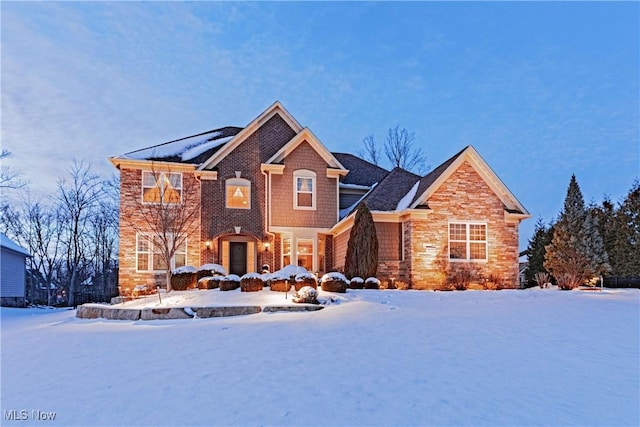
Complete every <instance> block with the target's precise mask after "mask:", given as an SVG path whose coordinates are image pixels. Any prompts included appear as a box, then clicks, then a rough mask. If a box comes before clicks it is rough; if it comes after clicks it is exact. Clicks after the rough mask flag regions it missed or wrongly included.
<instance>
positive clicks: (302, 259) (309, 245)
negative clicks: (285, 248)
mask: <svg viewBox="0 0 640 427" xmlns="http://www.w3.org/2000/svg"><path fill="white" fill-rule="evenodd" d="M297 246H298V247H297V250H296V255H297V256H298V265H299V266H300V267H304V268H305V269H306V270H307V271H313V239H297Z"/></svg>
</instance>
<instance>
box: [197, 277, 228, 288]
mask: <svg viewBox="0 0 640 427" xmlns="http://www.w3.org/2000/svg"><path fill="white" fill-rule="evenodd" d="M222 277H223V276H208V277H202V278H201V279H199V280H198V289H216V288H217V287H219V286H220V279H222Z"/></svg>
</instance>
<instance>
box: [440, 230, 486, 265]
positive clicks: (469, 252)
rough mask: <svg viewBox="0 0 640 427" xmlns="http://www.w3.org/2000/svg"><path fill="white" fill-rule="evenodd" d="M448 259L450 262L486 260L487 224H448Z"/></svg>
mask: <svg viewBox="0 0 640 427" xmlns="http://www.w3.org/2000/svg"><path fill="white" fill-rule="evenodd" d="M449 259H450V260H452V261H456V260H460V261H486V260H487V224H484V223H478V222H451V223H449Z"/></svg>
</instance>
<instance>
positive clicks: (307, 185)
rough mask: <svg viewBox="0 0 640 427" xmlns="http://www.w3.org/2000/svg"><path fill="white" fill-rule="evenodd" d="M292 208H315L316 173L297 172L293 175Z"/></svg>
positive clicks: (303, 170) (307, 171)
mask: <svg viewBox="0 0 640 427" xmlns="http://www.w3.org/2000/svg"><path fill="white" fill-rule="evenodd" d="M293 185H294V188H293V208H294V209H315V208H316V173H315V172H313V171H310V170H305V169H301V170H297V171H295V172H294V173H293Z"/></svg>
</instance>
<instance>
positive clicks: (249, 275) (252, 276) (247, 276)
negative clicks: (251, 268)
mask: <svg viewBox="0 0 640 427" xmlns="http://www.w3.org/2000/svg"><path fill="white" fill-rule="evenodd" d="M242 279H246V280H251V279H260V280H263V277H262V275H261V274H260V273H247V274H244V275H243V276H242V277H241V278H240V280H242Z"/></svg>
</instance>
